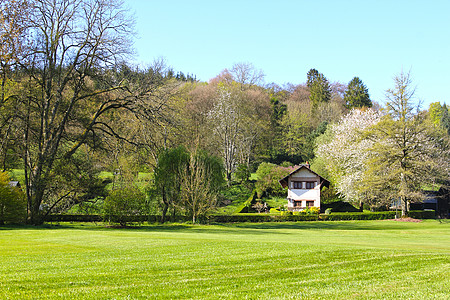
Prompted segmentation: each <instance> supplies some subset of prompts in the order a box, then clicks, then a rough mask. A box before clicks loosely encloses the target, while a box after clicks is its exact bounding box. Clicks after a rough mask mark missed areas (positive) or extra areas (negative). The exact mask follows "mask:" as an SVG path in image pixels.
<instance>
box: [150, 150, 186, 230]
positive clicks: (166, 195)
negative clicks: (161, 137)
mask: <svg viewBox="0 0 450 300" xmlns="http://www.w3.org/2000/svg"><path fill="white" fill-rule="evenodd" d="M189 155H190V154H189V152H188V151H187V150H186V149H185V148H184V147H182V146H179V147H177V148H173V149H164V150H163V151H162V152H161V153H160V155H159V156H158V162H157V165H156V168H155V170H154V190H153V192H154V193H153V194H155V196H158V197H159V198H160V199H161V202H160V206H161V212H162V214H161V223H164V222H165V221H166V214H167V211H168V210H169V208H172V209H175V207H176V206H180V205H181V203H180V202H181V196H180V192H181V181H182V178H181V177H182V175H183V174H184V173H183V172H184V170H185V169H186V167H187V165H188V164H189V157H190V156H189Z"/></svg>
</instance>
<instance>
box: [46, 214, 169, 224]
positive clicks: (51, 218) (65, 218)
mask: <svg viewBox="0 0 450 300" xmlns="http://www.w3.org/2000/svg"><path fill="white" fill-rule="evenodd" d="M160 219H161V217H160V216H156V215H147V216H129V217H128V218H127V222H131V223H142V222H152V223H153V222H158V221H159V220H160ZM45 221H46V222H102V221H108V220H104V217H103V216H102V215H48V216H46V217H45Z"/></svg>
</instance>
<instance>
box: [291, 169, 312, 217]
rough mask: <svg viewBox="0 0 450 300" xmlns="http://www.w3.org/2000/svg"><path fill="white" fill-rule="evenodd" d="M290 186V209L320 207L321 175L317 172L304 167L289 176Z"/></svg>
mask: <svg viewBox="0 0 450 300" xmlns="http://www.w3.org/2000/svg"><path fill="white" fill-rule="evenodd" d="M308 183H309V184H308ZM307 185H309V186H307ZM288 187H289V188H288V197H287V198H288V208H289V209H290V210H303V209H305V208H306V207H308V206H315V207H318V208H320V177H318V176H317V175H316V174H314V173H312V172H310V171H309V170H308V169H306V168H302V169H300V170H299V171H298V172H296V173H294V174H292V175H291V176H290V177H289V179H288Z"/></svg>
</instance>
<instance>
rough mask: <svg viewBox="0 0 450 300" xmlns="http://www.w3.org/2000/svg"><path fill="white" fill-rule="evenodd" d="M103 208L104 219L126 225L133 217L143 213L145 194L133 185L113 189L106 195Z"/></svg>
mask: <svg viewBox="0 0 450 300" xmlns="http://www.w3.org/2000/svg"><path fill="white" fill-rule="evenodd" d="M103 209H104V219H105V220H106V221H108V222H112V223H119V224H120V225H122V226H126V224H127V223H129V222H130V220H131V219H133V217H136V216H141V215H143V214H144V213H145V210H146V205H145V194H144V193H142V192H141V191H140V190H139V189H138V188H137V187H133V186H132V187H124V188H121V189H118V190H114V191H112V192H111V194H110V195H109V196H108V197H106V199H105V202H104V207H103Z"/></svg>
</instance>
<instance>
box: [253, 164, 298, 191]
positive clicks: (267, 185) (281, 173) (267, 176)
mask: <svg viewBox="0 0 450 300" xmlns="http://www.w3.org/2000/svg"><path fill="white" fill-rule="evenodd" d="M291 170H292V168H286V167H281V166H277V165H275V164H272V163H266V162H263V163H261V164H260V165H259V167H258V170H256V175H257V176H258V181H257V182H256V189H257V192H258V197H259V198H262V197H263V195H284V194H285V193H286V189H284V188H283V187H282V186H281V185H280V183H279V180H280V179H282V178H284V177H286V176H287V175H289V173H290V171H291Z"/></svg>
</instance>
